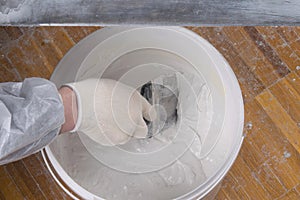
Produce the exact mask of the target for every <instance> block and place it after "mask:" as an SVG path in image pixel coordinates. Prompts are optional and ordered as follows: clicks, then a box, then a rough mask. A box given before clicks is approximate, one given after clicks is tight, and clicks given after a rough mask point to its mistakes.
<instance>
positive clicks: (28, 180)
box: [6, 161, 46, 200]
mask: <svg viewBox="0 0 300 200" xmlns="http://www.w3.org/2000/svg"><path fill="white" fill-rule="evenodd" d="M6 169H7V171H8V173H9V174H10V176H11V177H12V179H13V181H14V182H15V184H16V185H17V186H18V187H19V189H20V191H21V192H22V194H23V196H24V198H26V199H34V198H36V199H41V200H42V199H46V197H45V196H44V194H43V193H42V191H41V190H40V189H39V187H36V184H37V183H36V182H35V181H34V179H33V177H32V176H31V174H30V173H29V172H28V171H27V169H26V168H25V167H24V165H23V162H22V161H17V162H15V163H10V164H8V165H7V167H6Z"/></svg>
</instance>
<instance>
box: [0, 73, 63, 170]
mask: <svg viewBox="0 0 300 200" xmlns="http://www.w3.org/2000/svg"><path fill="white" fill-rule="evenodd" d="M64 121H65V119H64V107H63V103H62V100H61V98H60V96H59V93H58V90H57V88H56V86H55V85H54V84H53V83H52V82H50V81H48V80H46V79H42V78H28V79H25V80H24V81H23V82H8V83H0V165H2V164H6V163H9V162H13V161H16V160H19V159H21V158H24V157H26V156H28V155H31V154H33V153H35V152H37V151H39V150H40V149H42V148H43V147H44V146H46V145H47V144H49V143H50V142H51V141H52V140H53V139H54V138H55V137H56V136H57V135H58V134H59V131H60V128H61V125H62V124H63V123H64Z"/></svg>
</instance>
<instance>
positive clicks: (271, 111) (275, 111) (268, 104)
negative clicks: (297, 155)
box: [256, 91, 300, 152]
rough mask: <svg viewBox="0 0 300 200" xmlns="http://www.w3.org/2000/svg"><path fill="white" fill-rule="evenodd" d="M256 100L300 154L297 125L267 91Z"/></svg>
mask: <svg viewBox="0 0 300 200" xmlns="http://www.w3.org/2000/svg"><path fill="white" fill-rule="evenodd" d="M256 98H257V100H258V102H259V103H260V104H261V105H262V106H263V107H264V109H265V111H266V112H267V113H268V115H269V116H270V118H271V119H272V121H273V122H274V123H275V124H276V126H278V128H279V129H280V130H281V131H282V133H283V134H284V135H285V136H286V138H287V139H288V141H289V142H290V143H291V144H292V145H293V146H294V148H295V149H296V150H297V151H298V152H300V137H299V135H300V129H299V127H298V126H297V123H296V122H295V121H293V119H292V118H291V116H290V115H288V113H287V112H286V111H285V110H284V108H283V107H282V106H281V105H280V103H279V102H278V100H276V98H275V97H274V96H273V95H272V94H271V93H270V92H269V91H265V92H263V93H262V94H260V95H259V96H257V97H256Z"/></svg>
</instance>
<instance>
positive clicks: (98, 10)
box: [0, 0, 300, 25]
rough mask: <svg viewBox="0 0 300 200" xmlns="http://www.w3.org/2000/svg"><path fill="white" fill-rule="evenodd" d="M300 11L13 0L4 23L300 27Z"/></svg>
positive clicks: (293, 4) (143, 1)
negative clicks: (283, 25)
mask: <svg viewBox="0 0 300 200" xmlns="http://www.w3.org/2000/svg"><path fill="white" fill-rule="evenodd" d="M33 2H34V3H33ZM299 10H300V2H299V1H298V0H289V1H286V0H277V1H272V0H264V1H261V0H252V1H232V0H201V1H199V0H186V1H175V0H164V1H161V0H151V1H148V0H126V1H122V0H68V1H58V0H54V1H53V0H25V1H21V0H12V1H4V2H2V3H1V4H0V24H4V25H7V24H12V25H38V24H82V25H87V24H90V25H91V24H97V25H102V24H103V25H108V24H142V25H144V24H155V25H212V24H214V25H222V24H226V25H229V24H231V25H246V24H247V25H282V24H285V25H299V24H300V15H299Z"/></svg>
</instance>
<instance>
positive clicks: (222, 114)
mask: <svg viewBox="0 0 300 200" xmlns="http://www.w3.org/2000/svg"><path fill="white" fill-rule="evenodd" d="M99 63H101V64H99ZM158 65H163V66H167V67H170V68H172V69H174V70H176V71H180V70H181V71H186V72H189V73H199V74H200V76H201V77H202V78H203V79H205V82H206V83H207V85H208V87H209V89H210V91H211V99H212V110H213V117H212V118H213V120H212V123H211V125H210V127H209V129H208V131H207V136H206V137H205V140H204V141H202V148H201V155H200V157H201V164H202V167H203V170H204V171H205V173H206V176H207V178H206V180H205V181H204V182H203V183H201V184H199V185H197V186H196V187H194V188H191V189H190V190H189V191H184V190H183V192H182V193H180V191H178V194H176V195H175V196H165V198H164V199H166V198H177V199H192V198H203V197H205V196H206V195H207V194H208V193H209V192H210V191H211V190H212V189H213V188H214V187H215V186H216V185H217V184H218V183H219V182H220V181H221V180H222V178H223V177H224V176H225V174H226V173H227V172H228V170H229V168H230V167H231V165H232V164H233V162H234V160H235V158H236V156H237V154H238V152H239V149H240V147H241V144H242V141H243V134H242V131H243V121H244V110H243V101H242V95H241V91H240V88H239V85H238V82H237V79H236V77H235V75H234V73H233V71H232V70H231V68H230V66H229V65H228V63H227V62H226V61H225V59H224V58H223V57H222V55H220V54H219V52H218V51H217V50H216V49H215V48H214V47H213V46H212V45H210V44H209V43H208V42H207V41H205V40H204V39H202V38H201V37H200V36H198V35H197V34H195V33H193V32H191V31H189V30H187V29H185V28H180V27H139V28H135V27H112V28H103V29H101V30H99V31H96V32H95V33H93V34H91V35H90V36H88V37H87V38H85V39H84V40H82V41H80V42H79V43H78V44H77V45H76V46H75V47H73V48H72V49H71V50H70V51H69V52H68V53H67V55H66V56H65V57H64V58H63V59H62V60H61V62H60V63H59V65H58V66H57V67H56V69H55V71H54V73H53V75H52V77H51V80H52V81H53V82H54V83H55V84H56V85H57V86H58V87H60V86H61V85H62V84H64V83H68V82H73V81H74V80H81V79H84V78H89V77H99V75H100V74H101V75H102V76H103V77H106V78H113V79H116V80H117V79H119V78H120V75H123V74H124V73H126V72H128V71H130V69H131V68H134V67H137V66H141V69H142V70H141V71H140V72H139V73H141V74H145V73H147V77H148V78H149V80H151V79H152V78H155V77H157V76H158V75H159V73H161V71H159V70H156V67H157V66H158ZM102 69H103V70H102ZM141 81H142V80H141V79H139V77H130V74H129V76H128V77H127V78H126V79H124V82H126V83H127V84H129V85H130V84H132V85H135V84H139V82H141ZM74 148H76V149H81V150H82V151H81V153H82V152H84V153H82V154H85V155H78V153H77V154H76V153H74ZM42 153H43V157H44V160H45V162H46V164H47V166H48V169H49V170H50V172H51V173H52V175H53V177H54V178H55V180H56V181H57V182H58V183H59V185H60V186H61V187H62V188H63V189H64V190H65V191H66V192H67V193H68V194H70V195H71V196H72V197H73V198H83V199H101V198H103V196H101V194H98V195H97V194H95V193H94V192H92V191H95V188H94V190H93V189H89V188H88V186H83V185H82V184H81V183H80V180H78V178H77V179H76V180H74V176H75V175H78V174H80V175H81V176H92V174H93V170H95V169H92V168H91V166H84V163H83V162H80V163H78V160H80V159H81V158H82V157H83V156H84V157H85V158H84V159H90V160H89V162H90V163H95V166H97V167H96V168H101V167H102V164H101V163H100V162H99V161H97V160H96V159H95V158H94V157H93V156H92V155H89V152H88V151H87V150H86V149H85V147H84V145H83V144H82V142H81V140H80V138H79V136H78V135H77V134H63V135H61V136H59V137H58V138H57V139H56V140H55V141H54V142H53V143H51V144H50V145H49V146H48V147H46V148H45V150H43V151H42ZM87 155H88V158H87V157H86V156H87ZM97 162H98V163H97ZM86 163H88V162H86ZM77 165H80V169H83V168H86V170H81V171H76V169H77V168H76V166H77ZM69 166H72V171H70V169H71V168H70V167H69ZM74 166H75V167H74ZM68 170H69V171H68ZM88 172H89V173H88ZM95 173H96V171H95ZM111 173H114V172H113V171H112V172H111ZM74 174H75V175H74ZM76 177H80V176H76ZM103 178H105V177H103ZM115 181H118V180H115ZM95 185H97V183H95ZM162 189H163V188H162ZM145 190H147V188H145ZM157 198H158V197H157ZM159 198H161V199H162V197H159Z"/></svg>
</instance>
